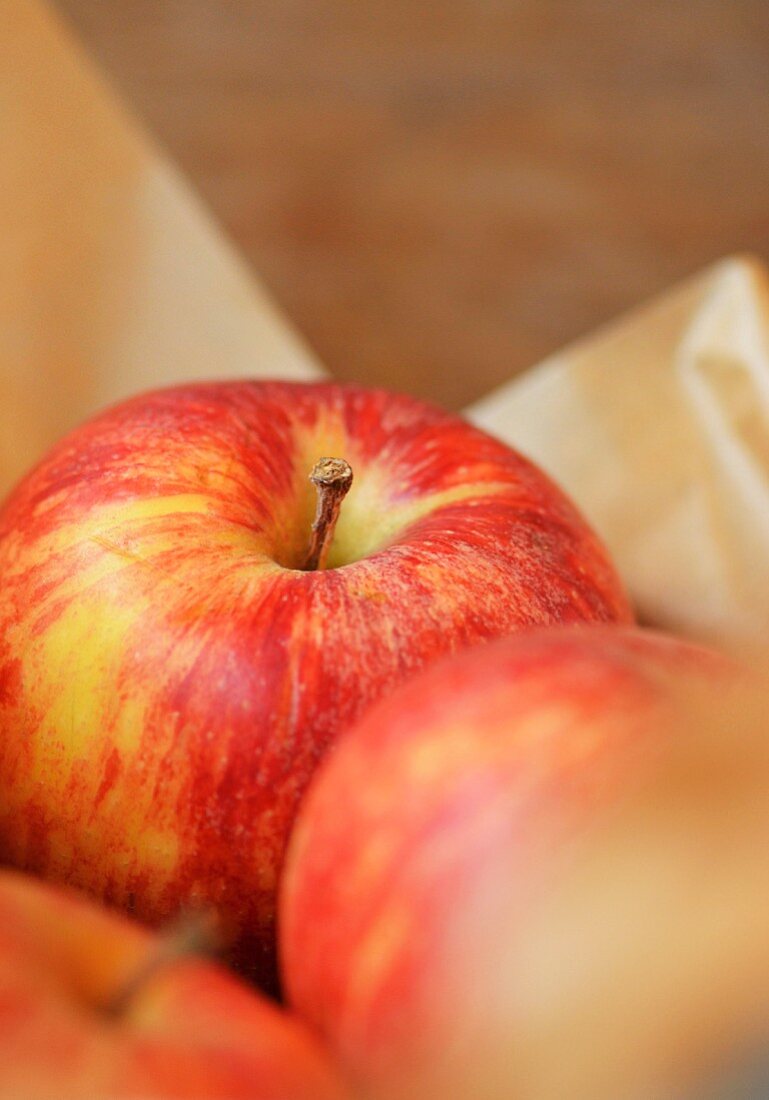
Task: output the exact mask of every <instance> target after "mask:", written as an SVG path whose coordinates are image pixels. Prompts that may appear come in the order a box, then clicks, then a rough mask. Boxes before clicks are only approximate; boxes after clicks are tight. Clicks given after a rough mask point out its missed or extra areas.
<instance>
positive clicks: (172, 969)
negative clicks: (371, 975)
mask: <svg viewBox="0 0 769 1100" xmlns="http://www.w3.org/2000/svg"><path fill="white" fill-rule="evenodd" d="M163 947H164V941H163V940H162V939H160V938H159V937H157V936H155V935H152V934H150V933H147V932H146V931H144V930H142V929H139V928H137V927H135V926H133V925H132V924H131V923H129V922H128V921H127V920H125V919H124V918H122V917H116V916H114V915H113V914H110V913H107V912H104V911H103V910H99V909H97V908H96V907H95V906H94V905H93V904H92V903H91V902H87V901H85V900H83V899H81V898H78V897H76V896H74V895H71V894H69V893H65V892H64V891H62V890H61V889H60V888H58V887H53V886H50V885H47V884H44V883H41V882H37V881H35V880H33V879H31V878H26V877H24V876H22V875H20V874H19V873H18V872H8V871H4V872H0V1098H2V1100H54V1098H55V1100H171V1098H176V1100H203V1098H204V1097H205V1098H208V1100H255V1098H257V1097H258V1098H260V1100H261V1098H264V1100H309V1098H310V1097H311V1098H312V1100H343V1098H344V1097H347V1096H348V1093H347V1092H346V1091H345V1089H344V1088H343V1086H342V1085H341V1083H340V1082H339V1080H338V1079H337V1078H336V1076H335V1074H334V1073H333V1071H332V1069H331V1067H330V1064H329V1063H328V1062H327V1060H326V1058H325V1056H324V1055H323V1053H322V1052H321V1050H320V1048H319V1047H318V1046H317V1044H316V1042H315V1040H314V1039H313V1038H312V1037H311V1036H310V1035H308V1034H307V1033H306V1032H305V1030H304V1028H303V1027H302V1025H301V1024H299V1023H298V1022H296V1021H295V1020H293V1019H291V1018H290V1017H289V1016H288V1015H287V1014H286V1013H284V1012H281V1011H280V1010H279V1009H278V1008H276V1007H275V1005H273V1004H272V1003H271V1002H269V1001H267V1000H266V999H264V998H262V997H261V996H260V995H259V994H256V993H254V992H252V991H251V990H249V989H247V988H246V987H245V986H243V985H241V983H240V982H239V981H238V980H237V979H235V978H233V977H232V976H231V975H229V974H227V973H226V972H225V971H224V970H223V969H221V968H220V967H218V966H215V965H213V964H212V963H207V962H202V961H198V960H194V959H191V958H188V959H176V960H173V959H170V960H165V962H164V960H163Z"/></svg>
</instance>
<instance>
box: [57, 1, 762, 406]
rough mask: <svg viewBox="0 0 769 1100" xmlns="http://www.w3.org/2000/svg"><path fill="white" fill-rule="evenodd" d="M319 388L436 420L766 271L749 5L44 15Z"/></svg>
mask: <svg viewBox="0 0 769 1100" xmlns="http://www.w3.org/2000/svg"><path fill="white" fill-rule="evenodd" d="M56 3H57V4H58V7H59V8H60V9H61V10H62V11H63V12H64V13H65V14H66V15H67V16H68V17H69V18H70V21H71V23H72V24H73V25H74V27H75V28H76V29H77V30H78V31H79V32H80V34H81V37H82V38H83V39H84V40H85V42H86V43H87V45H88V46H89V47H90V49H91V51H92V53H93V54H95V55H96V57H97V59H98V60H99V61H100V62H101V64H102V67H103V68H104V69H105V70H106V71H107V73H108V75H109V76H110V77H111V78H112V80H113V82H114V83H116V84H117V86H118V87H119V88H121V89H122V91H123V92H124V94H125V95H126V97H127V99H128V101H129V103H130V104H131V105H132V106H133V107H134V108H135V109H136V110H138V112H139V114H140V115H141V116H143V118H144V119H145V121H146V122H147V123H148V125H149V127H150V128H151V129H152V130H153V131H154V132H155V133H156V134H157V135H158V136H159V137H160V138H161V140H162V141H163V142H164V143H165V144H166V146H167V148H168V149H169V150H170V152H171V154H172V156H173V157H174V158H175V159H176V160H177V162H178V163H179V164H180V165H181V167H182V169H183V170H184V171H185V172H186V173H187V174H188V175H189V176H190V177H191V179H192V181H193V182H194V184H195V185H196V187H197V188H198V190H199V191H200V192H201V193H202V195H203V197H204V199H205V200H206V201H207V202H208V204H209V205H210V207H211V208H212V209H213V211H214V213H215V214H216V216H217V217H218V218H219V220H220V221H221V223H222V224H223V225H224V227H225V228H226V230H227V231H228V232H229V234H230V235H231V237H233V238H234V240H235V241H236V243H237V244H238V246H239V247H240V248H241V249H242V250H243V252H244V253H245V254H246V256H247V257H248V259H249V260H250V262H251V263H252V264H253V265H254V267H255V268H256V269H257V270H258V271H259V273H260V274H261V275H262V277H263V279H264V280H265V281H266V283H267V285H268V287H269V288H270V289H271V290H272V291H273V293H274V294H275V295H276V297H277V298H278V300H279V302H280V303H281V304H282V305H283V306H284V308H285V309H286V311H287V312H288V314H289V316H290V317H291V318H292V319H293V321H294V322H295V324H296V325H297V326H298V328H299V329H300V331H301V332H302V333H303V334H304V335H305V337H306V338H307V340H308V341H309V343H310V344H311V345H312V346H313V347H314V348H315V349H316V351H317V352H318V353H319V354H320V356H321V357H322V358H323V359H324V360H325V362H326V364H327V366H328V367H329V369H330V370H331V371H332V373H333V374H334V375H335V376H336V377H339V378H344V379H361V380H366V381H369V382H376V383H381V384H385V385H389V386H392V387H395V388H402V389H406V390H410V391H411V392H413V393H416V394H420V395H425V396H432V397H433V398H434V399H436V400H438V401H440V402H442V403H443V404H444V405H447V406H449V407H454V408H459V407H461V406H462V405H464V404H466V403H467V402H469V401H471V400H472V399H474V398H476V397H479V396H481V395H482V394H484V393H485V392H486V391H487V390H488V389H490V388H491V387H492V386H494V385H496V384H498V383H501V382H503V381H505V380H507V379H508V378H510V377H511V376H512V375H513V374H514V373H515V372H516V371H518V370H521V369H523V368H524V367H526V366H528V365H530V364H531V363H533V362H535V361H536V360H537V359H539V358H541V357H542V356H544V355H546V354H547V353H549V352H551V351H553V350H555V349H557V348H558V347H559V346H561V345H562V344H564V343H565V342H567V341H568V340H571V339H572V338H574V337H576V336H579V335H581V334H582V333H584V332H586V331H588V330H589V329H591V328H593V327H594V326H595V325H597V324H599V323H601V322H603V321H605V320H608V319H610V318H611V317H613V316H614V315H615V314H617V313H618V312H620V311H621V310H622V309H624V308H626V307H627V306H630V305H633V304H635V303H637V302H638V301H640V300H641V299H643V298H645V297H646V296H648V295H650V294H653V293H655V292H656V291H658V290H662V289H664V288H665V287H667V286H668V285H669V284H670V283H672V282H673V281H675V280H676V279H678V278H680V277H681V276H684V275H686V274H688V273H690V272H691V271H693V270H695V269H696V268H698V267H700V266H702V265H703V264H705V263H707V262H708V261H710V260H712V259H714V258H716V257H718V256H720V255H722V254H724V253H727V252H733V251H735V250H739V249H748V250H751V251H754V252H758V253H759V254H761V255H763V256H764V257H769V3H767V2H766V0H696V2H695V3H683V2H678V0H659V2H651V0H640V2H638V3H632V2H630V0H627V2H621V0H576V2H574V3H569V2H567V0H560V2H559V0H442V2H441V3H437V2H433V3H429V4H425V5H421V6H420V5H415V4H412V3H410V2H409V0H387V3H379V2H378V0H355V2H354V3H351V2H349V0H226V2H222V0H56Z"/></svg>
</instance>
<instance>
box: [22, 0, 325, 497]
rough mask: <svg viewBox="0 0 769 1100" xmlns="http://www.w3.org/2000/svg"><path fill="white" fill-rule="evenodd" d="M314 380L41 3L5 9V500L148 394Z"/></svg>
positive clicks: (216, 235) (296, 343)
mask: <svg viewBox="0 0 769 1100" xmlns="http://www.w3.org/2000/svg"><path fill="white" fill-rule="evenodd" d="M266 373H269V374H271V375H276V374H277V375H282V376H284V377H288V378H307V377H312V376H314V375H315V374H316V373H319V367H318V366H317V364H316V363H315V361H314V359H313V357H312V356H311V354H310V353H309V351H307V349H306V348H305V347H304V346H303V344H302V342H301V340H300V339H299V338H298V337H297V336H296V335H295V334H294V333H293V332H292V331H291V329H290V328H289V326H288V325H287V324H286V323H285V322H284V321H283V319H282V318H281V316H280V314H279V313H278V311H277V310H276V309H275V307H274V306H273V305H272V303H271V302H270V301H269V300H268V298H267V296H266V295H265V294H264V292H263V291H262V289H261V286H260V285H259V284H258V283H257V282H256V281H255V279H254V278H252V276H251V275H250V274H249V272H248V270H247V268H246V266H245V264H244V263H243V261H242V260H241V259H240V257H239V256H238V255H237V254H236V253H235V251H234V250H233V249H232V248H231V247H230V246H229V244H228V243H227V242H226V241H225V239H224V237H223V236H222V235H221V234H220V232H219V231H218V229H217V228H216V227H215V225H214V224H213V223H212V221H211V220H210V218H209V216H208V214H207V213H206V211H205V210H204V208H203V207H202V206H201V204H200V203H199V202H198V200H197V198H196V197H195V195H194V194H193V193H192V192H191V190H190V189H189V187H188V186H187V184H186V183H185V182H184V180H183V178H182V177H181V176H180V175H179V173H178V172H177V171H176V169H175V168H174V167H173V166H172V165H171V164H170V163H169V162H168V161H167V160H166V159H165V158H164V156H163V155H162V154H161V153H160V152H159V151H158V149H157V148H156V147H155V145H154V144H153V142H152V141H151V140H150V139H149V138H148V137H147V136H146V134H145V133H144V132H143V131H142V129H141V128H140V127H139V126H138V125H137V124H136V122H135V121H134V119H133V118H132V117H131V116H130V114H129V113H127V112H126V111H125V110H124V108H123V107H122V106H121V104H120V103H119V102H118V100H117V99H116V98H115V97H114V95H113V94H112V92H111V91H110V90H109V89H108V88H107V87H106V86H105V84H104V83H103V82H102V80H101V78H100V76H99V75H98V74H97V72H96V71H95V69H94V67H93V66H92V64H91V62H90V60H89V59H88V58H87V57H86V56H85V55H84V53H83V52H82V50H81V49H80V47H79V45H78V44H77V42H76V41H75V39H74V38H73V37H72V35H71V34H70V33H69V32H68V31H67V29H66V28H65V27H64V26H63V25H62V24H61V23H60V21H59V20H58V18H57V17H56V16H55V14H54V12H53V11H52V10H51V9H50V8H48V7H47V6H44V5H43V4H41V3H39V2H38V0H0V393H1V394H2V422H3V431H2V433H1V434H0V492H3V491H5V490H6V489H7V488H8V487H9V486H10V484H12V482H13V481H14V480H15V479H16V478H17V477H18V476H19V475H20V474H21V473H22V472H23V471H24V470H25V469H26V468H27V467H28V466H29V465H30V464H31V463H32V462H33V461H34V460H35V459H36V458H38V457H39V455H40V454H41V453H42V452H44V451H45V450H46V449H47V448H48V447H49V446H50V444H51V443H52V442H53V441H54V440H55V439H56V438H58V436H60V435H61V434H62V433H63V432H64V431H66V430H67V429H68V428H70V427H72V426H73V425H74V424H76V423H77V422H78V421H80V420H81V419H83V418H84V417H85V416H87V415H89V414H90V413H92V412H93V411H94V410H95V409H96V408H98V407H99V406H101V405H104V404H105V403H107V402H110V401H113V400H115V399H117V398H120V397H123V396H125V395H127V394H129V393H132V392H136V391H137V390H141V389H145V388H148V387H151V386H154V385H161V384H165V383H172V382H174V381H182V380H186V379H192V378H202V377H227V376H232V375H251V376H254V375H260V374H266Z"/></svg>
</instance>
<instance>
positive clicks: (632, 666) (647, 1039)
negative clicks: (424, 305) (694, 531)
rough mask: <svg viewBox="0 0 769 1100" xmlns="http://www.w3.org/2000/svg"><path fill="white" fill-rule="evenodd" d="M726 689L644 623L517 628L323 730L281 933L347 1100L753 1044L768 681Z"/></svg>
mask: <svg viewBox="0 0 769 1100" xmlns="http://www.w3.org/2000/svg"><path fill="white" fill-rule="evenodd" d="M743 697H745V698H749V692H748V687H747V680H746V681H745V683H744V684H743V683H742V678H741V676H738V675H737V674H736V673H735V670H734V668H733V666H731V665H730V664H728V663H727V662H726V660H725V659H723V658H721V657H718V656H716V655H711V654H709V653H707V652H705V651H704V650H700V649H698V648H695V647H693V646H689V645H686V644H684V643H682V642H678V641H674V640H671V639H667V638H664V637H663V636H661V635H655V634H651V633H649V634H645V633H643V632H641V631H640V630H632V629H629V628H605V629H601V628H593V629H590V630H584V629H579V628H569V629H563V630H550V631H534V632H532V633H531V634H530V635H526V634H519V635H517V636H516V637H515V638H512V639H507V640H504V641H499V642H495V643H492V644H491V645H489V646H486V647H483V648H482V649H475V650H473V651H471V652H468V653H465V654H462V655H457V656H455V657H453V658H450V659H448V660H446V661H443V662H438V663H437V664H434V665H433V666H432V667H431V668H430V669H428V670H426V671H425V672H423V673H422V674H421V675H420V676H418V677H417V678H414V679H412V680H411V681H410V683H409V684H407V685H406V686H405V687H403V688H402V689H401V690H400V691H399V692H396V693H393V694H392V695H391V696H390V698H388V699H387V700H385V701H382V702H380V703H379V704H377V705H376V706H375V707H374V708H373V709H371V710H370V711H369V712H368V713H367V715H366V716H365V717H364V718H363V719H362V721H361V722H360V723H359V724H358V725H357V726H355V727H354V728H353V729H351V730H349V731H348V732H347V733H346V734H345V735H344V736H343V737H342V738H341V740H340V742H338V743H337V745H336V746H335V747H334V749H333V750H332V752H331V753H330V754H329V758H328V759H327V760H326V761H325V762H324V764H323V765H321V768H320V770H319V771H318V773H317V775H316V777H315V779H314V780H313V783H312V784H311V787H310V790H309V792H308V795H307V798H306V799H305V801H304V803H303V805H302V807H301V809H300V812H299V816H298V819H297V824H296V828H295V830H294V833H293V836H292V841H291V844H290V846H289V851H288V856H287V860H286V867H285V874H284V878H283V888H282V893H281V907H280V911H279V912H280V916H279V928H280V930H281V956H282V964H283V968H284V983H285V989H286V993H287V997H288V1001H289V1003H290V1004H291V1005H292V1006H293V1007H294V1008H295V1009H296V1010H297V1011H299V1012H300V1014H302V1015H303V1016H304V1017H305V1018H306V1019H307V1020H308V1021H309V1022H310V1023H311V1024H312V1025H313V1026H314V1027H315V1028H316V1029H317V1030H318V1032H319V1033H320V1035H321V1036H322V1037H324V1039H325V1040H326V1041H327V1043H328V1045H329V1046H330V1047H331V1049H332V1050H333V1051H334V1052H335V1054H336V1056H337V1058H338V1059H339V1061H340V1064H341V1065H343V1066H344V1067H345V1068H346V1070H347V1072H348V1073H349V1074H350V1076H351V1079H352V1080H353V1081H354V1082H355V1083H356V1084H357V1085H358V1086H360V1087H361V1090H362V1093H363V1095H365V1096H366V1097H368V1098H376V1100H384V1098H387V1100H393V1098H394V1100H406V1098H408V1100H411V1098H417V1097H418V1098H419V1100H467V1098H468V1097H472V1098H473V1100H503V1098H508V1097H515V1098H516V1100H564V1098H566V1097H568V1098H569V1100H617V1098H619V1097H621V1098H622V1100H641V1098H643V1100H647V1098H648V1097H652V1096H654V1097H657V1096H659V1097H663V1096H664V1097H672V1096H679V1095H680V1089H681V1088H683V1087H684V1086H686V1085H688V1084H691V1083H692V1081H693V1079H694V1078H695V1077H696V1076H697V1075H698V1073H700V1072H701V1073H705V1072H706V1070H707V1069H708V1066H709V1064H714V1063H717V1062H718V1061H719V1059H720V1058H722V1057H723V1058H726V1057H727V1056H728V1055H729V1054H730V1053H733V1052H735V1051H736V1050H737V1049H738V1047H739V1044H740V1043H741V1042H744V1043H746V1044H749V1043H750V1042H751V1040H754V1039H757V1038H758V1035H759V1034H762V1035H763V1037H764V1039H767V1038H769V1016H767V1006H769V922H767V919H766V915H767V912H769V843H767V840H768V838H769V795H768V792H769V738H767V737H766V721H765V712H766V704H767V701H769V699H768V698H767V697H764V699H763V701H762V704H761V706H757V705H756V706H753V709H752V711H751V706H752V704H751V705H750V706H747V707H745V706H743V705H742V704H743V703H744V701H745V698H743ZM740 716H741V719H740ZM738 719H740V721H742V725H740V721H738Z"/></svg>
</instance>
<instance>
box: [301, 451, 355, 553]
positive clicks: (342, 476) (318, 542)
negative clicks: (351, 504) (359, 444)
mask: <svg viewBox="0 0 769 1100" xmlns="http://www.w3.org/2000/svg"><path fill="white" fill-rule="evenodd" d="M310 481H311V482H312V483H313V485H314V486H315V488H316V489H317V491H318V502H317V505H316V509H315V519H314V520H313V524H312V533H311V535H310V546H309V549H308V551H307V556H306V557H305V559H304V565H303V566H302V568H303V569H306V570H310V569H324V568H325V565H326V558H327V556H328V551H329V548H330V546H331V543H332V541H333V538H334V529H335V528H336V521H337V520H338V518H339V509H340V508H341V506H342V501H343V500H344V498H345V497H346V496H347V493H348V491H349V489H350V486H351V485H352V466H351V465H350V463H349V462H345V460H344V459H343V458H321V459H319V460H318V461H317V462H316V463H315V465H314V466H313V468H312V473H311V474H310Z"/></svg>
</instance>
